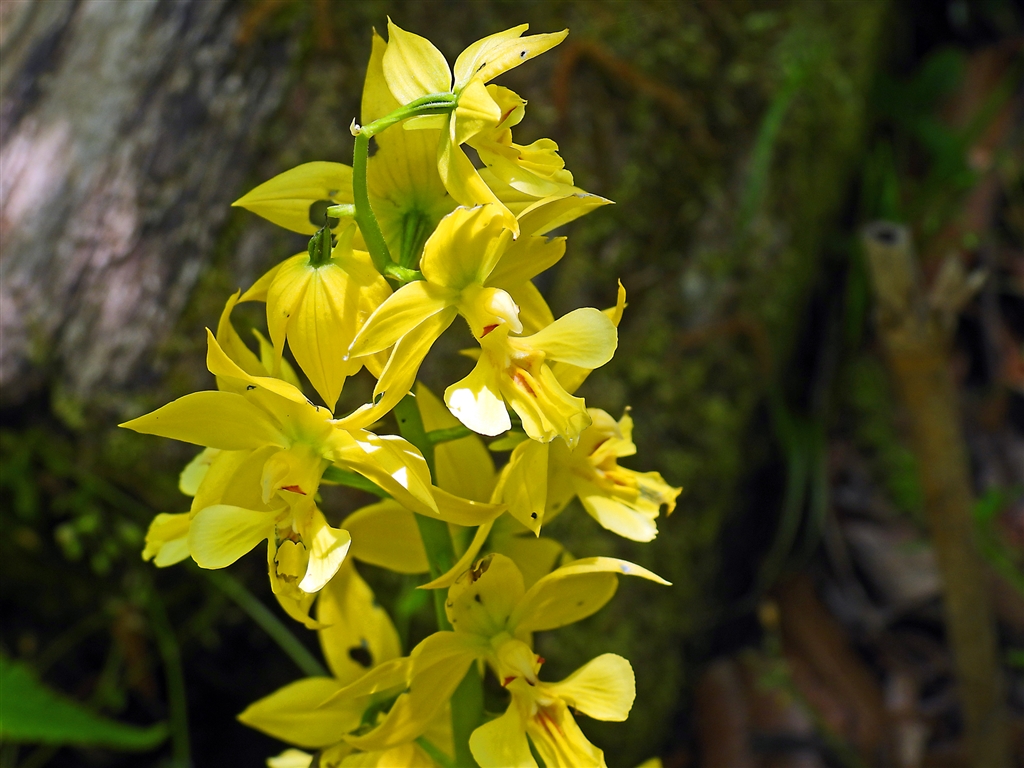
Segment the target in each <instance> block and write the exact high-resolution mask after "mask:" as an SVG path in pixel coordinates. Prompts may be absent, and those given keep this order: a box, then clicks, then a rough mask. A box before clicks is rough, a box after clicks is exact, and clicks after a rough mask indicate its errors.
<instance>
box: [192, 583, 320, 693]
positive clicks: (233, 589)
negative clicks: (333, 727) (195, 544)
mask: <svg viewBox="0 0 1024 768" xmlns="http://www.w3.org/2000/svg"><path fill="white" fill-rule="evenodd" d="M204 573H205V574H206V576H207V578H209V579H210V581H211V582H213V585H214V586H215V587H217V589H219V590H220V591H221V592H223V593H224V594H225V595H227V596H228V597H229V598H231V599H232V600H234V601H235V604H236V605H237V606H238V607H239V608H241V609H242V610H243V611H245V612H246V613H247V614H248V615H249V618H250V619H252V620H253V621H255V622H256V623H257V624H259V626H260V627H261V628H262V629H263V631H264V632H266V633H267V634H268V635H270V638H271V639H272V640H273V641H274V642H275V643H277V646H278V648H280V649H281V650H282V651H284V652H285V654H286V655H287V656H288V658H290V659H291V660H292V661H294V662H295V666H297V667H298V668H299V669H301V670H302V671H303V672H304V673H306V674H307V675H309V676H310V677H329V676H330V673H329V672H328V671H327V670H326V669H324V665H323V664H321V663H320V662H319V661H317V659H316V657H315V656H314V655H313V654H312V653H310V652H309V650H308V649H307V648H306V646H304V645H303V644H302V643H301V642H299V639H298V638H297V637H295V635H294V634H292V631H291V630H290V629H288V627H286V626H285V625H284V623H283V622H282V621H281V620H280V619H279V618H277V616H275V615H274V614H273V612H272V611H271V610H270V609H269V608H267V606H265V605H264V604H263V603H262V602H261V601H260V599H259V598H258V597H256V596H255V595H254V594H253V593H252V592H250V591H249V590H248V589H246V588H245V585H244V584H242V582H240V581H239V580H238V579H236V578H235V577H234V576H232V575H230V574H228V573H225V572H224V571H204Z"/></svg>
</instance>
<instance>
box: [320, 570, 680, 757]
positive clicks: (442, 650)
mask: <svg viewBox="0 0 1024 768" xmlns="http://www.w3.org/2000/svg"><path fill="white" fill-rule="evenodd" d="M620 574H625V575H630V576H640V577H641V578H646V579H649V580H651V581H655V582H657V583H659V584H668V582H666V581H665V580H664V579H662V578H661V577H660V576H658V575H656V574H654V573H652V572H650V571H648V570H646V569H645V568H641V567H640V566H638V565H635V564H633V563H629V562H627V561H625V560H617V559H614V558H606V557H594V558H588V559H585V560H576V561H574V562H572V563H570V564H569V565H566V566H563V567H561V568H559V569H557V570H555V571H553V572H552V573H550V574H548V575H546V576H544V577H542V578H541V579H539V580H538V581H537V582H536V583H535V584H534V585H533V586H532V587H530V588H529V589H526V588H525V585H524V583H523V576H522V574H521V573H520V572H519V569H518V568H517V567H516V565H515V564H514V563H513V562H512V560H510V559H509V558H507V557H505V556H503V555H499V554H492V555H488V556H487V557H485V558H484V559H482V560H481V561H480V562H478V563H477V564H476V565H475V566H474V567H473V568H471V569H469V570H468V571H466V572H465V574H463V576H462V577H460V579H459V580H458V581H456V582H455V584H453V585H452V587H451V589H450V590H449V591H448V600H447V602H446V611H447V614H448V620H449V621H450V622H451V624H452V627H453V628H454V630H453V631H450V632H437V633H435V634H433V635H431V636H429V637H428V638H426V639H425V640H423V641H422V642H421V643H420V644H419V645H418V646H416V648H414V649H413V651H412V653H411V654H410V655H409V667H408V671H409V679H408V690H407V692H405V693H403V694H402V695H400V696H399V697H398V698H397V699H396V701H395V704H394V706H393V707H392V708H391V710H390V711H389V712H388V714H387V715H386V716H385V717H384V718H383V719H382V720H381V722H380V724H379V725H378V726H377V727H375V728H373V729H372V730H370V731H369V732H368V733H365V734H359V735H350V736H347V737H346V738H345V740H346V741H347V742H348V743H349V744H351V745H352V746H355V747H357V748H359V749H367V750H371V749H385V748H388V747H390V746H393V745H397V744H400V743H405V742H407V741H409V740H411V739H413V738H415V737H416V736H417V735H419V734H420V733H422V732H423V730H424V729H425V728H426V726H427V724H428V723H429V722H430V721H431V720H432V719H433V718H434V717H435V716H436V715H437V712H438V710H439V709H440V708H441V707H443V706H444V705H445V703H446V702H447V701H448V699H449V698H450V696H451V694H452V692H453V691H454V690H455V688H456V687H457V686H458V684H459V682H460V681H461V680H462V677H463V676H464V675H465V673H466V670H467V669H468V668H469V665H470V664H471V663H473V661H474V660H475V659H483V660H486V661H487V663H488V664H489V665H490V666H491V668H492V669H493V670H494V671H495V673H496V674H497V675H498V678H499V680H501V681H502V683H503V684H504V685H506V687H507V686H508V685H509V684H510V683H511V682H513V681H514V680H515V679H517V678H519V677H527V678H528V679H529V675H533V676H534V678H535V675H536V671H537V668H538V664H539V663H542V660H538V658H537V657H536V656H535V655H534V654H533V651H532V650H530V645H529V641H530V638H531V635H532V633H533V632H540V631H544V630H549V629H556V628H558V627H563V626H566V625H567V624H572V623H574V622H576V621H580V620H581V619H584V618H586V617H587V616H590V615H591V614H593V613H595V612H596V611H598V610H599V609H600V608H601V607H603V606H604V605H605V603H607V602H608V601H609V600H610V599H611V597H612V595H613V594H614V593H615V591H616V589H617V587H618V578H617V577H618V576H619V575H620ZM570 680H572V678H570ZM566 683H569V680H567V681H566ZM577 688H578V689H579V691H578V693H577V698H575V699H572V702H573V705H574V706H578V707H579V708H581V709H584V708H586V707H587V706H590V705H591V701H590V700H589V699H586V697H585V696H584V693H585V686H578V687H577ZM567 690H568V689H567ZM574 690H575V689H574ZM343 698H344V694H342V693H339V694H336V695H335V696H334V697H332V698H329V699H327V700H326V701H325V703H324V706H325V707H328V706H337V705H338V704H339V702H340V700H341V699H343ZM564 698H565V700H569V699H570V698H571V697H570V695H569V694H566V695H565V697H564ZM631 703H632V698H631V697H630V704H631ZM594 709H595V711H596V710H597V707H596V704H595V705H594ZM625 709H626V711H628V709H629V707H628V706H626V708H625ZM555 764H556V765H557V764H558V763H555ZM569 764H570V765H571V764H572V763H569Z"/></svg>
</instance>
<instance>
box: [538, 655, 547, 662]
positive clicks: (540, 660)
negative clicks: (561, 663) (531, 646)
mask: <svg viewBox="0 0 1024 768" xmlns="http://www.w3.org/2000/svg"><path fill="white" fill-rule="evenodd" d="M545 661H546V659H545V658H544V657H543V656H538V657H537V663H538V664H543V663H544V662H545Z"/></svg>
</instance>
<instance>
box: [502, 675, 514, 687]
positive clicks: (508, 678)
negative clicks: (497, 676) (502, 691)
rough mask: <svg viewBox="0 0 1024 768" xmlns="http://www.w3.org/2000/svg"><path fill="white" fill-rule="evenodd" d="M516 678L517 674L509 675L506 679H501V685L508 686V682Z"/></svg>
mask: <svg viewBox="0 0 1024 768" xmlns="http://www.w3.org/2000/svg"><path fill="white" fill-rule="evenodd" d="M515 679H516V676H515V675H511V676H509V677H506V678H505V679H504V680H502V681H501V687H502V688H507V687H508V684H509V683H511V682H512V681H513V680H515Z"/></svg>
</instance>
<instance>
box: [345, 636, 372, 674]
mask: <svg viewBox="0 0 1024 768" xmlns="http://www.w3.org/2000/svg"><path fill="white" fill-rule="evenodd" d="M348 657H349V658H350V659H352V661H354V662H355V663H356V664H358V665H360V666H361V667H364V668H366V669H369V668H370V667H372V666H373V654H371V653H370V648H369V646H368V645H367V642H366V640H365V639H363V640H362V641H361V644H360V645H354V646H352V647H351V648H349V649H348Z"/></svg>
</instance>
